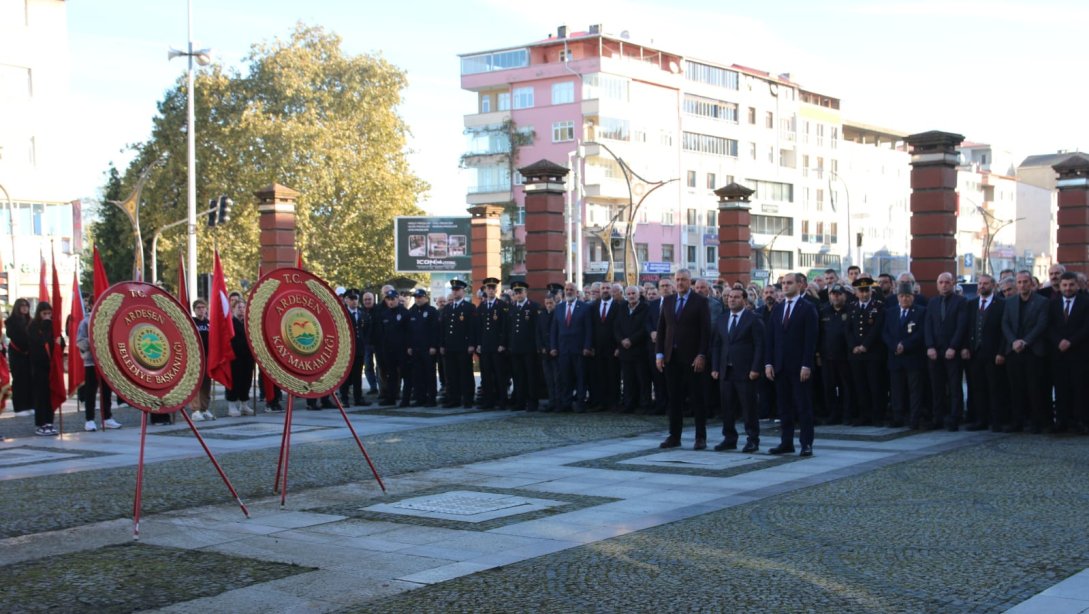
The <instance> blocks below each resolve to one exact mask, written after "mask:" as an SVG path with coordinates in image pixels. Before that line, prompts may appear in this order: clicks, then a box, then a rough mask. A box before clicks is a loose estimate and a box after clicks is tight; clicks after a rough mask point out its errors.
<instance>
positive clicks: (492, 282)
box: [481, 277, 499, 288]
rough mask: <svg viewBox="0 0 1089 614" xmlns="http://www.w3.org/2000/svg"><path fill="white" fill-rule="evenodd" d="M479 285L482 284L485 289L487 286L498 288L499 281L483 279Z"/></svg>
mask: <svg viewBox="0 0 1089 614" xmlns="http://www.w3.org/2000/svg"><path fill="white" fill-rule="evenodd" d="M481 283H482V284H484V286H483V287H485V288H487V287H488V286H498V285H499V280H498V279H496V278H495V277H485V278H484V281H483V282H481Z"/></svg>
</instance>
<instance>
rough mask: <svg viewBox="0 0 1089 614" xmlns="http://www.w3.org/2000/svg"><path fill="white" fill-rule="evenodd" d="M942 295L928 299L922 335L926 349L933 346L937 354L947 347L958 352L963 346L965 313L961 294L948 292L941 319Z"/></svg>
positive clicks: (965, 324) (965, 322) (965, 323)
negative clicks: (943, 314)
mask: <svg viewBox="0 0 1089 614" xmlns="http://www.w3.org/2000/svg"><path fill="white" fill-rule="evenodd" d="M941 306H942V297H941V296H936V297H934V298H932V299H930V302H928V303H927V307H926V327H925V331H924V332H923V335H924V336H925V342H926V347H927V349H930V348H934V349H935V350H937V351H938V354H939V355H941V354H944V353H945V351H946V350H948V349H954V350H956V351H957V352H960V350H961V348H963V347H964V339H965V330H966V326H967V315H968V314H967V313H966V312H965V309H964V306H965V300H964V297H963V296H957V295H956V294H950V295H949V296H948V297H946V298H945V319H944V320H943V319H942V309H941Z"/></svg>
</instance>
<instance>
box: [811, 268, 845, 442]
mask: <svg viewBox="0 0 1089 614" xmlns="http://www.w3.org/2000/svg"><path fill="white" fill-rule="evenodd" d="M848 328H849V324H848V315H847V295H846V291H845V290H844V288H843V286H842V285H841V284H838V283H836V284H832V285H831V286H830V287H829V288H828V303H827V304H825V305H821V308H820V337H819V340H818V341H817V360H818V362H819V364H820V366H821V377H823V378H824V381H823V384H824V386H823V391H824V411H825V413H826V415H825V416H822V418H824V422H825V424H839V423H840V422H842V421H843V420H844V419H845V418H848V417H850V414H851V413H852V410H851V403H852V402H853V398H852V396H853V395H852V394H851V371H850V366H849V365H848V364H847V329H848Z"/></svg>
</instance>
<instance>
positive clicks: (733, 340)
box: [711, 288, 764, 453]
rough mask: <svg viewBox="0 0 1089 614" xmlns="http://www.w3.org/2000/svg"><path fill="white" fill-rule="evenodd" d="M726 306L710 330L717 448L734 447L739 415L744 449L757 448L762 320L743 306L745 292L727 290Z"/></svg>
mask: <svg viewBox="0 0 1089 614" xmlns="http://www.w3.org/2000/svg"><path fill="white" fill-rule="evenodd" d="M726 307H727V308H728V309H729V311H727V312H726V313H724V314H723V315H722V317H721V318H719V320H718V322H716V323H715V325H714V327H713V330H712V333H711V379H714V380H717V382H718V385H719V404H720V406H721V410H722V442H721V443H719V444H717V445H716V446H715V450H716V451H719V452H721V451H723V450H736V449H737V428H736V427H735V426H734V422H735V421H736V420H737V416H738V414H740V415H741V418H742V420H743V421H744V423H745V437H746V441H745V448H744V449H743V450H742V452H745V453H752V452H756V451H757V450H759V449H760V417H759V416H758V415H757V408H756V386H757V381H758V380H759V379H760V369H761V366H762V365H763V364H764V321H763V319H762V318H761V317H760V316H758V315H756V314H755V313H753V312H751V311H749V310H748V309H745V293H744V291H742V290H741V289H738V288H732V289H730V290H727V293H726Z"/></svg>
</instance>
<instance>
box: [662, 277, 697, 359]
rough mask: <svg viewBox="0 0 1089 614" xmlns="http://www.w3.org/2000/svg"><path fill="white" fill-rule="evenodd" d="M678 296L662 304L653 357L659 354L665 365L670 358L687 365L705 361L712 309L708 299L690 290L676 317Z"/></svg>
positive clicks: (670, 297) (674, 295)
mask: <svg viewBox="0 0 1089 614" xmlns="http://www.w3.org/2000/svg"><path fill="white" fill-rule="evenodd" d="M677 299H678V296H677V295H676V294H673V295H671V296H668V297H666V298H665V299H664V300H663V301H662V313H661V315H659V316H658V338H657V342H656V344H655V349H654V351H655V353H657V354H661V355H662V357H663V358H664V359H665V362H666V363H668V362H669V361H670V360H672V359H673V358H676V359H677V360H680V361H681V363H682V364H685V365H688V364H691V363H692V361H694V360H695V359H696V357H697V356H703V357H704V358H707V357H708V356H707V348H708V346H709V343H710V341H711V309H710V307H709V306H708V304H707V298H706V297H704V296H702V295H701V294H699V293H697V292H696V291H695V290H692V289H691V288H690V289H689V290H688V296H687V297H685V302H684V308H683V309H681V313H680V314H678V313H677Z"/></svg>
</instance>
